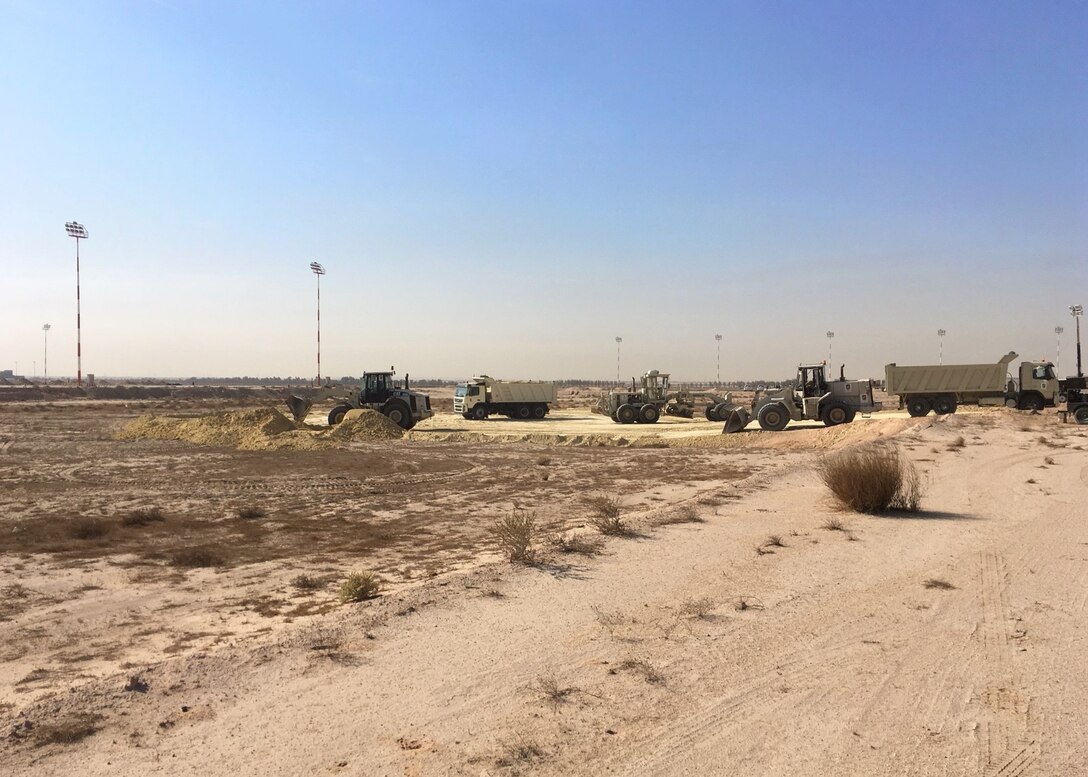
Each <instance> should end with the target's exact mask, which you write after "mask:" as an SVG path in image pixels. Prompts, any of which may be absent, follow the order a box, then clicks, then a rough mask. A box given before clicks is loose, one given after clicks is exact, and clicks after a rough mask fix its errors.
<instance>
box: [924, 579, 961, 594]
mask: <svg viewBox="0 0 1088 777" xmlns="http://www.w3.org/2000/svg"><path fill="white" fill-rule="evenodd" d="M922 585H924V586H925V587H926V588H936V589H938V590H941V591H951V590H952V589H954V588H955V587H956V586H954V585H952V583H950V582H948V581H947V580H942V579H941V578H939V577H931V578H929V579H927V580H926V581H925V582H923V583H922Z"/></svg>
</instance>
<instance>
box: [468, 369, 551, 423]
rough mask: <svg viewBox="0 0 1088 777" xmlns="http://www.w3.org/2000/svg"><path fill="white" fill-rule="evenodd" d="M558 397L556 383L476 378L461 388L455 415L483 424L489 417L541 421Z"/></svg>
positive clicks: (481, 376) (477, 376)
mask: <svg viewBox="0 0 1088 777" xmlns="http://www.w3.org/2000/svg"><path fill="white" fill-rule="evenodd" d="M556 396H557V391H556V387H555V384H554V383H546V382H542V381H532V380H495V379H494V378H492V377H491V376H490V375H476V376H474V377H473V378H472V379H471V380H469V381H467V382H465V383H459V384H457V388H456V389H455V390H454V393H453V412H455V413H460V414H461V415H463V416H464V417H465V418H468V419H472V420H476V421H483V420H484V419H485V418H487V417H488V416H489V415H504V416H507V417H508V418H518V419H521V420H523V421H525V420H529V419H535V420H538V421H539V420H541V419H542V418H544V416H546V415H547V414H548V410H549V408H548V405H549V404H551V403H554V402H555V400H556Z"/></svg>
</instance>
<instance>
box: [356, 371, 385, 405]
mask: <svg viewBox="0 0 1088 777" xmlns="http://www.w3.org/2000/svg"><path fill="white" fill-rule="evenodd" d="M392 393H393V373H391V372H365V373H363V388H362V396H361V397H360V398H359V399H360V401H361V402H363V403H365V404H381V403H383V402H385V401H386V400H387V399H389V396H390V395H391V394H392Z"/></svg>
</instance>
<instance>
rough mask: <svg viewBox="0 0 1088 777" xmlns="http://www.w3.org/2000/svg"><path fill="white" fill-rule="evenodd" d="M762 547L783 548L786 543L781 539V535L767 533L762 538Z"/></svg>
mask: <svg viewBox="0 0 1088 777" xmlns="http://www.w3.org/2000/svg"><path fill="white" fill-rule="evenodd" d="M763 547H765V548H784V547H786V543H785V542H783V541H782V537H781V535H778V534H768V535H767V539H765V540H763Z"/></svg>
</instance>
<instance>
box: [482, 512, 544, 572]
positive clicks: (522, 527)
mask: <svg viewBox="0 0 1088 777" xmlns="http://www.w3.org/2000/svg"><path fill="white" fill-rule="evenodd" d="M491 533H492V534H493V535H495V539H496V541H497V542H498V543H499V548H500V549H501V550H502V552H503V553H504V554H505V555H506V557H507V559H509V561H510V563H511V564H535V563H536V549H535V548H534V547H533V540H534V539H535V538H536V514H535V513H531V512H527V511H525V510H519V509H517V508H515V509H514V510H512V511H511V512H510V514H509V515H506V516H504V517H502V518H500V519H499V520H498V521H496V522H495V525H494V526H492V527H491Z"/></svg>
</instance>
